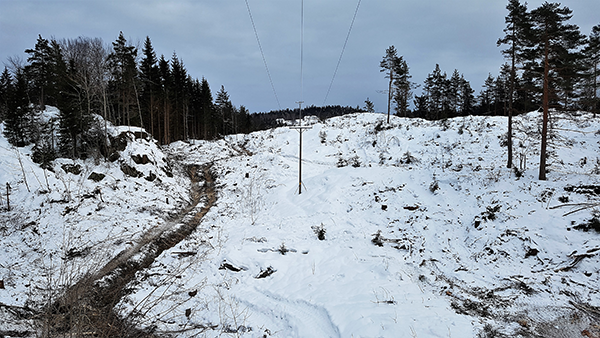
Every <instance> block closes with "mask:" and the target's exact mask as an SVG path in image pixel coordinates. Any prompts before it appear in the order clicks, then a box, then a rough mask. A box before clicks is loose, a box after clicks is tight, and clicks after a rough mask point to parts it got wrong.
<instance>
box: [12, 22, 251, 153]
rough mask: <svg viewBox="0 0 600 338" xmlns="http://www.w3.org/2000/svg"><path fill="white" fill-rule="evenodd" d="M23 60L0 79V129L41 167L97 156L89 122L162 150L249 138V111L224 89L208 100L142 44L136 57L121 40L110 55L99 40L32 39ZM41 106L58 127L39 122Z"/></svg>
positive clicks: (198, 83) (202, 87) (99, 147)
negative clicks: (130, 132)
mask: <svg viewBox="0 0 600 338" xmlns="http://www.w3.org/2000/svg"><path fill="white" fill-rule="evenodd" d="M25 53H26V54H27V55H28V58H27V61H26V62H23V61H20V60H19V59H11V60H9V61H10V64H11V66H12V67H11V71H9V69H8V68H7V67H5V68H4V71H3V72H2V74H1V75H0V121H4V125H5V128H4V134H5V136H6V137H7V139H8V140H9V142H10V143H11V144H13V145H16V146H25V145H29V144H34V155H36V156H37V157H39V156H42V157H43V158H42V159H39V158H38V160H41V161H43V162H47V161H48V160H51V159H53V158H55V157H56V156H64V157H71V158H76V157H86V156H88V155H89V154H90V152H92V151H100V152H102V153H104V150H106V149H103V148H105V147H106V146H107V144H106V143H107V137H106V135H104V134H103V133H104V128H103V126H102V125H97V124H96V123H95V122H97V121H96V120H95V119H94V116H95V115H99V116H102V117H103V118H104V120H105V121H110V122H112V123H113V124H115V125H127V126H140V127H143V128H145V129H146V130H147V131H148V132H149V133H150V134H152V136H153V137H154V138H155V139H157V140H159V141H160V142H161V143H163V144H166V143H170V142H173V141H176V140H184V139H189V138H196V139H214V138H217V137H220V136H222V135H225V134H231V133H244V132H249V131H251V130H252V127H251V125H250V119H249V112H248V110H247V109H246V108H245V107H244V106H240V107H239V108H238V107H235V106H234V105H233V104H232V103H231V100H230V98H229V95H228V93H227V92H226V91H225V88H224V87H223V86H221V88H220V89H219V91H218V92H217V94H216V98H215V99H213V95H212V92H211V88H210V86H209V83H208V81H207V80H206V79H205V78H202V79H201V80H198V79H194V78H192V76H191V75H189V74H188V72H187V70H186V68H185V65H184V64H183V62H182V61H181V60H180V59H179V58H178V57H177V55H176V54H173V55H172V57H171V58H170V59H166V58H165V57H164V55H161V56H160V58H157V56H156V53H155V51H154V49H153V47H152V43H151V41H150V38H148V37H147V38H146V40H145V42H144V46H143V48H142V50H141V53H140V55H138V48H136V47H135V46H133V45H131V44H129V43H128V42H127V40H126V39H125V38H124V36H123V33H122V32H121V33H120V34H119V37H118V38H117V40H116V41H114V42H113V43H112V46H111V47H108V46H106V45H105V44H104V43H103V42H102V40H101V39H98V38H84V37H80V38H78V39H68V40H60V41H58V40H54V39H51V40H47V39H44V38H42V37H41V36H39V38H38V39H37V42H36V44H35V47H34V48H32V49H27V50H25ZM46 105H51V106H56V107H57V108H58V109H59V110H60V114H59V116H58V123H56V121H54V120H52V121H51V120H48V119H47V118H45V117H44V116H42V115H41V112H42V111H44V109H45V106H46ZM55 124H58V126H59V130H57V131H55V130H54V125H55ZM54 135H58V138H59V139H58V140H55V139H54ZM38 155H39V156H38Z"/></svg>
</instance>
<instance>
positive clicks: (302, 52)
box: [300, 0, 304, 109]
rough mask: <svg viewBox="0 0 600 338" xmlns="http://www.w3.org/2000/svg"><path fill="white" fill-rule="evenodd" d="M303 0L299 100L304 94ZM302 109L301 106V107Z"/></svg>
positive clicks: (302, 3)
mask: <svg viewBox="0 0 600 338" xmlns="http://www.w3.org/2000/svg"><path fill="white" fill-rule="evenodd" d="M303 67H304V0H302V1H301V3H300V101H302V99H303V96H304V74H303ZM301 109H302V108H301Z"/></svg>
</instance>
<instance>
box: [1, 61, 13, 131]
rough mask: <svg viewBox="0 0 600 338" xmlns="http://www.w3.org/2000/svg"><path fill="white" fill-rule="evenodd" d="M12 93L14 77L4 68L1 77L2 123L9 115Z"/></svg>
mask: <svg viewBox="0 0 600 338" xmlns="http://www.w3.org/2000/svg"><path fill="white" fill-rule="evenodd" d="M12 91H13V83H12V76H11V75H10V73H9V71H8V68H7V67H4V71H3V72H2V75H0V123H1V122H2V121H4V119H5V118H6V114H7V113H8V101H9V99H10V98H11V97H12Z"/></svg>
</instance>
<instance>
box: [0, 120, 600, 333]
mask: <svg viewBox="0 0 600 338" xmlns="http://www.w3.org/2000/svg"><path fill="white" fill-rule="evenodd" d="M555 118H556V119H555V120H554V122H553V123H554V125H553V127H554V130H555V131H556V137H554V138H553V139H552V142H551V145H552V146H551V148H552V151H553V153H552V156H551V157H550V159H549V161H550V163H551V165H550V169H551V170H550V172H549V173H548V181H538V180H537V162H538V160H539V135H537V134H536V133H538V126H539V121H540V114H539V113H536V112H534V113H529V114H525V115H521V116H517V117H515V143H514V144H515V165H516V166H517V167H519V166H520V165H522V164H525V163H524V162H522V161H520V159H526V169H525V170H523V172H522V175H521V176H520V177H517V176H516V175H515V173H514V171H513V170H511V169H507V168H506V147H503V146H502V145H501V143H502V141H503V135H505V133H506V129H507V128H506V118H503V117H463V118H455V119H449V120H444V121H425V120H420V119H404V118H398V117H392V120H391V123H390V124H389V125H388V124H387V123H386V122H385V116H384V115H380V114H355V115H348V116H343V117H337V118H332V119H329V120H327V121H324V122H321V123H316V124H313V125H312V128H311V129H308V130H306V131H305V132H304V134H303V140H304V141H303V142H304V143H303V154H302V158H303V163H302V173H303V178H302V181H303V184H304V185H303V189H302V194H298V150H299V149H298V132H297V131H296V130H293V129H289V128H287V127H282V128H276V129H272V130H268V131H262V132H256V133H253V134H250V135H233V136H228V137H226V138H225V139H222V140H218V141H214V142H209V141H193V142H176V143H173V144H171V145H170V146H168V147H164V148H161V147H159V146H157V145H156V143H154V142H153V141H150V140H145V139H143V138H142V139H135V138H134V137H133V136H130V138H129V143H128V146H127V148H126V150H124V151H123V152H121V159H120V160H119V161H126V163H128V164H129V165H132V166H134V167H135V168H136V169H137V170H138V171H140V172H142V173H143V176H144V177H147V176H148V175H149V173H150V172H151V171H152V172H153V173H154V174H156V175H157V176H158V178H159V180H155V181H153V182H150V181H147V180H145V179H144V178H143V177H140V178H132V177H127V176H125V175H123V173H122V171H121V170H120V167H119V162H117V163H110V162H104V161H99V162H98V164H96V163H94V161H93V160H89V161H74V162H73V161H70V160H58V161H57V162H56V163H57V164H56V165H55V170H54V173H52V172H46V173H44V172H43V170H42V169H40V168H39V167H38V166H36V165H35V164H33V163H32V162H31V161H30V159H29V151H28V150H27V149H21V148H20V149H14V148H12V147H11V146H9V145H8V144H7V142H6V141H5V139H4V138H0V152H2V154H0V162H1V163H0V164H1V166H0V184H4V182H8V183H10V184H11V186H12V187H13V193H12V194H11V206H14V207H15V210H14V211H12V212H6V211H4V212H3V213H2V214H0V215H1V216H0V217H2V219H3V221H4V222H5V223H4V224H7V226H4V228H1V229H0V230H1V231H3V234H4V236H3V237H2V250H0V262H3V263H0V264H1V265H0V280H2V279H3V280H4V282H5V284H6V288H5V289H4V290H0V303H4V304H9V305H24V304H25V303H26V302H27V300H28V299H37V300H38V301H39V298H40V295H39V292H35V290H34V286H36V285H37V286H41V285H46V284H49V283H50V281H49V279H50V278H49V275H48V274H49V273H50V272H53V273H54V274H55V275H54V277H53V278H58V280H59V281H58V282H55V281H54V280H53V281H52V283H56V284H58V285H62V284H68V283H69V282H72V281H73V280H76V279H77V278H79V277H80V276H81V275H82V274H83V273H85V272H87V271H89V270H95V269H98V268H99V267H101V266H102V265H103V263H105V262H106V261H107V260H108V259H110V258H111V257H114V255H116V254H117V253H118V252H120V251H121V250H123V249H124V248H126V247H128V246H131V245H132V244H133V243H135V242H136V241H138V240H139V239H140V237H141V236H142V235H143V234H144V233H145V232H147V231H149V230H151V229H157V228H161V227H162V228H164V227H167V228H168V227H171V226H172V224H171V223H170V222H169V216H168V215H169V214H170V213H175V212H176V211H177V210H179V209H181V208H182V207H183V206H185V205H186V203H188V202H189V197H188V189H189V187H190V183H189V181H188V180H187V179H185V178H184V177H183V175H182V174H178V173H179V172H180V170H177V168H183V167H185V166H186V165H190V164H193V165H205V164H210V165H211V166H212V167H211V170H212V171H213V172H214V173H215V176H216V178H217V193H218V200H217V202H216V204H215V205H214V206H213V207H212V208H211V209H210V211H209V212H208V214H206V216H205V217H204V219H203V220H202V223H201V225H200V227H199V228H198V230H197V231H196V232H195V233H193V234H192V236H190V237H188V238H186V239H185V240H184V241H182V242H181V243H179V244H178V245H176V246H175V247H174V248H172V249H170V250H167V251H165V252H164V253H163V254H162V255H161V256H160V257H159V258H158V260H157V261H155V263H154V264H153V265H152V267H151V268H150V269H149V270H147V271H143V272H140V273H139V276H138V279H137V281H136V282H135V283H134V284H133V285H132V287H133V289H134V292H133V293H132V294H130V295H129V296H128V297H127V298H126V299H123V300H122V302H121V303H120V304H119V305H118V309H119V311H120V313H121V314H122V315H124V316H126V315H130V318H132V319H134V320H136V321H137V322H138V324H140V325H142V326H145V327H155V328H156V329H158V330H159V331H163V332H170V333H173V334H175V335H176V336H178V337H192V336H198V335H206V336H208V337H212V336H215V337H216V336H220V335H223V334H226V335H231V336H243V337H262V336H263V335H266V336H269V337H270V336H273V337H476V336H477V335H478V334H479V333H480V332H481V331H482V330H483V328H484V326H485V325H491V327H493V328H494V329H495V330H498V331H499V332H503V333H506V334H509V335H511V334H513V333H514V332H518V330H521V329H523V323H529V324H527V325H528V326H529V329H530V330H537V331H536V332H538V333H539V332H547V331H543V330H547V329H545V328H544V327H543V326H544V325H546V324H549V323H550V324H552V323H556V322H555V321H557V320H559V318H560V317H561V316H565V315H566V314H568V313H569V311H570V310H572V309H573V307H572V306H571V305H570V302H571V301H573V302H581V303H586V304H590V305H592V306H600V301H599V299H600V298H599V297H598V292H599V286H600V275H599V273H600V270H599V266H600V265H599V263H600V262H599V260H600V258H599V256H598V255H597V252H600V251H595V250H596V249H598V248H600V237H599V234H598V233H596V232H593V231H590V232H583V231H578V230H575V229H574V228H573V227H574V225H577V224H580V223H582V222H584V221H585V220H588V219H590V218H591V211H592V209H585V210H582V211H580V212H575V213H572V214H569V215H565V214H567V213H568V212H569V211H572V210H574V209H572V208H569V207H558V206H562V205H563V204H565V203H570V204H578V203H596V202H597V196H593V195H589V194H588V195H585V194H578V193H576V192H570V191H567V190H565V187H567V186H570V185H572V186H580V185H597V184H598V177H599V176H598V175H599V174H600V164H599V162H598V157H599V155H598V145H599V143H600V138H599V137H600V136H599V131H600V123H599V122H598V121H597V120H594V119H593V118H592V117H591V115H587V114H583V113H582V114H579V115H577V116H571V115H569V116H568V115H562V114H556V116H555ZM138 131H141V130H138ZM122 132H127V129H123V127H118V128H117V127H112V126H111V133H113V135H118V134H119V133H122ZM17 152H18V153H17ZM142 154H147V155H148V157H149V158H150V159H151V161H152V162H151V163H149V164H145V165H139V164H135V163H134V162H133V161H131V160H129V159H130V158H131V155H142ZM19 157H20V158H21V159H22V161H23V164H24V168H25V174H26V176H27V178H28V181H29V184H30V186H31V187H30V188H31V189H30V190H31V192H29V191H27V189H26V187H25V186H24V182H23V173H22V170H21V167H20V165H19V162H18V158H19ZM62 163H74V164H79V165H80V166H81V167H82V168H83V173H82V174H80V175H74V174H68V173H65V172H64V171H63V170H62V169H61V167H60V164H62ZM170 165H171V166H174V167H175V168H173V170H172V172H173V174H174V176H173V177H169V176H168V175H167V174H166V172H165V170H164V168H167V167H169V166H170ZM92 171H94V172H102V173H105V174H106V175H107V176H106V178H105V179H104V180H102V181H100V182H98V183H96V182H93V181H91V180H88V179H87V177H88V176H89V174H90V173H91V172H92ZM45 175H47V176H48V184H46V183H45V179H44V177H45ZM34 176H35V177H37V179H35V178H34ZM95 189H100V191H101V199H100V196H97V195H98V194H96V195H94V194H93V192H94V190H95ZM42 191H47V192H43V193H42ZM90 193H92V195H93V197H89V198H85V197H82V196H84V195H86V194H90ZM3 196H4V194H3ZM166 197H169V201H170V203H168V204H167V203H166ZM3 198H4V197H3ZM559 198H560V200H559ZM60 200H66V202H60V203H59V202H54V203H52V202H51V201H60ZM561 201H565V202H561ZM567 201H568V202H567ZM3 203H5V202H3ZM2 206H3V205H0V207H2ZM555 207H556V208H555ZM67 210H69V211H68V212H67ZM30 222H35V224H33V225H31V226H27V227H25V226H24V225H26V224H28V223H30ZM318 227H322V228H323V229H324V230H325V240H319V239H318V238H317V234H316V230H315V229H317V228H318ZM377 234H379V235H378V236H379V238H380V239H382V241H381V243H380V244H381V246H380V245H376V244H375V243H374V239H375V238H376V237H377ZM128 243H129V244H128ZM71 248H78V250H79V249H81V248H91V250H90V253H87V254H86V253H83V254H82V255H81V257H75V258H72V259H69V260H65V259H62V258H64V257H65V253H66V252H67V251H68V250H69V249H71ZM182 253H191V254H189V255H187V254H182ZM584 253H587V256H586V258H584V259H582V260H581V261H580V262H578V263H577V264H576V265H574V266H573V267H572V268H566V267H569V266H570V264H572V263H573V259H574V258H575V256H576V255H577V254H584ZM9 262H10V263H9ZM32 263H33V264H32ZM225 263H227V265H228V266H230V267H233V268H235V270H238V271H232V270H229V269H227V268H225V265H226V264H225ZM565 268H566V269H565ZM49 271H50V272H49ZM61 271H63V273H62V274H61ZM64 271H66V273H65V272H64ZM266 271H269V272H272V273H271V274H270V275H269V276H267V277H264V278H257V277H259V275H261V274H263V273H264V272H266ZM65 274H67V275H68V276H65ZM61 278H62V279H61ZM194 292H197V294H194ZM192 294H193V296H192ZM41 296H42V298H43V296H44V295H43V294H42V295H41ZM186 310H188V311H186ZM519 321H520V322H519ZM523 321H525V322H523ZM561 325H567V324H565V323H563V322H561ZM573 325H574V324H573ZM581 325H586V323H585V322H582V323H581ZM550 326H551V325H550ZM584 328H585V327H584ZM581 330H582V329H580V330H579V331H576V332H581ZM574 332H575V331H574Z"/></svg>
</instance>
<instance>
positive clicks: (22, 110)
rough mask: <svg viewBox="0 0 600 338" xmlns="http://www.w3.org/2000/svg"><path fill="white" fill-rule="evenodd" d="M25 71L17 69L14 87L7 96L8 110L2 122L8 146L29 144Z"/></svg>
mask: <svg viewBox="0 0 600 338" xmlns="http://www.w3.org/2000/svg"><path fill="white" fill-rule="evenodd" d="M27 89H28V83H27V77H26V75H25V71H24V70H23V69H17V71H16V75H15V80H14V87H13V90H11V92H9V96H8V107H7V108H8V109H7V112H6V118H5V120H4V136H5V137H6V139H7V140H8V142H9V143H10V144H12V145H13V146H16V147H23V146H26V145H27V144H29V143H30V139H29V136H30V127H31V125H30V123H29V122H30V120H31V114H32V112H31V108H30V107H29V98H28V93H27Z"/></svg>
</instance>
